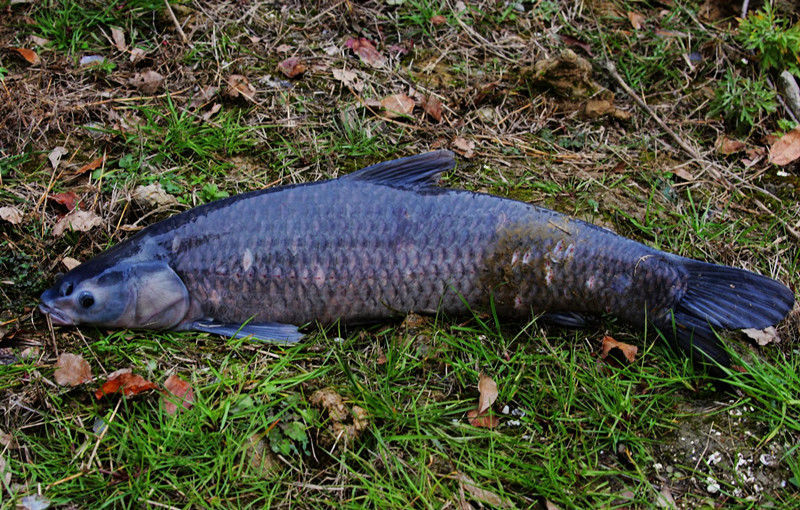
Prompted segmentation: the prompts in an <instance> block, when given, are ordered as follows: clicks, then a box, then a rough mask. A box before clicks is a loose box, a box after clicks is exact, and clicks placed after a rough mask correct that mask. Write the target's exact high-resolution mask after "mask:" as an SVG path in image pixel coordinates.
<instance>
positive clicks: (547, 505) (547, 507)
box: [544, 499, 561, 510]
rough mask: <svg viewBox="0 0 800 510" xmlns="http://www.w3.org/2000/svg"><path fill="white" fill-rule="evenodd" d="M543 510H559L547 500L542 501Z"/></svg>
mask: <svg viewBox="0 0 800 510" xmlns="http://www.w3.org/2000/svg"><path fill="white" fill-rule="evenodd" d="M544 508H545V510H561V509H560V508H559V507H558V505H556V504H555V503H553V502H552V501H550V500H548V499H546V500H545V501H544Z"/></svg>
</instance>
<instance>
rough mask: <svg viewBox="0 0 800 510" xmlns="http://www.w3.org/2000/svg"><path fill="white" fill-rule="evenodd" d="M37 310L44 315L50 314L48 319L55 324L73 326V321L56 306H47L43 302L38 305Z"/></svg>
mask: <svg viewBox="0 0 800 510" xmlns="http://www.w3.org/2000/svg"><path fill="white" fill-rule="evenodd" d="M39 311H40V312H42V313H43V314H45V315H49V316H50V320H51V321H53V324H55V325H56V326H74V325H75V322H74V321H73V320H72V319H71V318H69V317H68V316H67V315H66V314H65V313H64V312H62V311H61V310H59V309H58V308H53V307H51V306H48V305H46V304H44V303H41V304H40V305H39Z"/></svg>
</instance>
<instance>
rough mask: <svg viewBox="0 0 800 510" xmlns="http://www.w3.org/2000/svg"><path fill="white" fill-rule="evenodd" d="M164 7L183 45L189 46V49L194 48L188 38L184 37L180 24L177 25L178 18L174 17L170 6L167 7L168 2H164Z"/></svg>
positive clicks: (165, 0) (167, 0)
mask: <svg viewBox="0 0 800 510" xmlns="http://www.w3.org/2000/svg"><path fill="white" fill-rule="evenodd" d="M164 5H166V6H167V12H168V13H169V17H170V18H172V22H173V23H174V24H175V29H176V30H177V31H178V35H180V36H181V39H183V44H187V45H189V47H190V48H194V44H192V43H191V42H189V38H188V37H186V34H185V33H184V32H183V28H181V24H180V23H178V18H176V17H175V13H174V12H173V11H172V6H171V5H169V0H164Z"/></svg>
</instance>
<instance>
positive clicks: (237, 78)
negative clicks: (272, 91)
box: [225, 74, 256, 101]
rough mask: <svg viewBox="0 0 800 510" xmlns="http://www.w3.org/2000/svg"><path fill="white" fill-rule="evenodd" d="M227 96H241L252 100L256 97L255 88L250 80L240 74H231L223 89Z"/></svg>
mask: <svg viewBox="0 0 800 510" xmlns="http://www.w3.org/2000/svg"><path fill="white" fill-rule="evenodd" d="M225 94H227V95H228V97H232V98H234V99H235V98H237V97H243V98H245V99H247V100H249V101H252V100H253V99H255V97H256V88H255V87H254V86H253V85H251V84H250V80H248V79H247V77H246V76H243V75H241V74H232V75H230V76H228V88H227V89H226V90H225Z"/></svg>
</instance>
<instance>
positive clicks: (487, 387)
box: [478, 373, 497, 414]
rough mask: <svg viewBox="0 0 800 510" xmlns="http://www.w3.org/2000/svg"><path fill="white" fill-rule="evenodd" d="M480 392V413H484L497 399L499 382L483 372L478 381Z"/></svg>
mask: <svg viewBox="0 0 800 510" xmlns="http://www.w3.org/2000/svg"><path fill="white" fill-rule="evenodd" d="M478 392H479V393H480V396H479V397H478V414H483V413H484V412H486V410H487V409H489V408H490V407H492V404H494V401H495V400H497V383H496V382H494V379H492V378H491V377H489V376H488V375H486V374H484V373H481V377H480V380H479V381H478Z"/></svg>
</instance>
